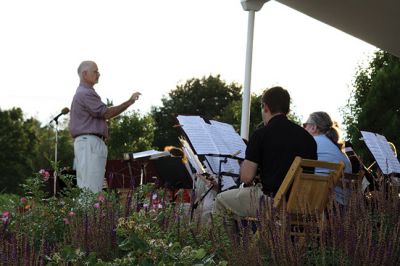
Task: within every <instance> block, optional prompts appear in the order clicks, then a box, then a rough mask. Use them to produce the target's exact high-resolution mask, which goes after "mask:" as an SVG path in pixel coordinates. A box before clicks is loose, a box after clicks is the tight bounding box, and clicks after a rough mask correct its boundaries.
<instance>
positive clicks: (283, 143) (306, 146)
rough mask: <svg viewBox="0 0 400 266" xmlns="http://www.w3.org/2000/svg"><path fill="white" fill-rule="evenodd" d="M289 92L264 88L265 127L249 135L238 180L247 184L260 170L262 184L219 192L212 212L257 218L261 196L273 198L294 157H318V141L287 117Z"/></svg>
mask: <svg viewBox="0 0 400 266" xmlns="http://www.w3.org/2000/svg"><path fill="white" fill-rule="evenodd" d="M289 106H290V95H289V93H288V92H287V91H286V90H285V89H283V88H281V87H273V88H271V89H268V90H266V91H264V93H263V96H262V101H261V108H262V117H263V122H264V125H265V126H264V127H259V128H257V129H256V131H255V132H254V133H253V135H252V136H251V138H250V140H249V143H248V145H247V149H246V157H245V160H244V161H243V163H242V165H241V169H240V179H241V181H242V182H243V183H245V184H250V183H252V182H253V179H254V177H255V175H256V173H257V169H259V170H260V178H261V184H258V185H256V186H250V187H242V188H238V189H233V190H229V191H226V192H223V193H220V194H219V195H218V196H217V198H216V200H215V206H214V213H216V214H220V215H227V214H233V215H234V216H235V217H247V216H251V217H256V215H257V211H258V209H259V199H260V197H261V196H263V195H266V196H268V197H271V198H272V197H274V195H275V193H276V192H277V191H278V189H279V187H280V185H281V183H282V182H283V179H284V178H285V175H286V173H287V171H288V170H289V168H290V165H291V164H292V162H293V160H294V158H295V157H296V156H301V157H302V158H307V159H313V160H316V159H317V144H316V143H315V140H314V138H313V137H312V136H311V135H310V134H309V133H308V132H307V131H306V130H304V129H303V128H302V127H301V126H299V125H297V124H295V123H293V122H291V121H289V120H288V118H287V117H286V115H287V114H288V113H289Z"/></svg>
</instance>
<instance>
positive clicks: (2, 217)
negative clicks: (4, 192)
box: [1, 211, 10, 224]
mask: <svg viewBox="0 0 400 266" xmlns="http://www.w3.org/2000/svg"><path fill="white" fill-rule="evenodd" d="M9 215H10V213H9V212H8V211H5V212H3V214H2V216H1V220H2V221H3V224H7V223H8V219H9Z"/></svg>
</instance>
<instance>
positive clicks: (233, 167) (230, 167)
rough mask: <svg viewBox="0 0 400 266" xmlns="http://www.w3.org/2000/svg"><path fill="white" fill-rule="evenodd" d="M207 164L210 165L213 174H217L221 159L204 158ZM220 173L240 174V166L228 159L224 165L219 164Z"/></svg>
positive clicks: (213, 157) (235, 161) (233, 160)
mask: <svg viewBox="0 0 400 266" xmlns="http://www.w3.org/2000/svg"><path fill="white" fill-rule="evenodd" d="M206 159H207V161H208V163H209V164H210V167H211V169H212V170H213V172H214V173H215V174H218V170H219V162H220V161H221V160H223V159H224V158H223V157H215V156H206ZM221 172H225V173H232V174H237V175H238V174H239V173H240V165H239V163H238V160H235V159H232V158H228V160H227V162H226V163H222V164H221Z"/></svg>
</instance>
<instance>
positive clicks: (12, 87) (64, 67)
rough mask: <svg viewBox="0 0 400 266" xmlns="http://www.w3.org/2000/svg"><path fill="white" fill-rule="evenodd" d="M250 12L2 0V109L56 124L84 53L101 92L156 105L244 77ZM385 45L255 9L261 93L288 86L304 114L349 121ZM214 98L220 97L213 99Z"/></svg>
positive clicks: (271, 8)
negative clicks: (359, 80)
mask: <svg viewBox="0 0 400 266" xmlns="http://www.w3.org/2000/svg"><path fill="white" fill-rule="evenodd" d="M247 22H248V13H247V12H245V11H244V10H243V9H242V6H241V4H240V0H170V1H165V0H153V1H135V0H113V1H106V0H35V1H31V0H13V1H5V0H3V1H0V34H1V42H0V108H1V109H2V110H6V109H9V108H12V107H20V108H21V109H22V110H23V111H24V113H25V115H26V116H27V117H30V116H34V117H36V118H37V119H39V120H40V121H41V122H42V125H46V124H47V123H49V121H50V120H51V118H52V117H54V116H55V115H57V114H58V113H60V111H61V110H62V109H63V108H64V107H70V104H71V100H72V97H73V95H74V93H75V90H76V88H77V86H78V84H79V79H78V75H77V72H76V69H77V67H78V65H79V63H80V62H81V61H83V60H93V61H95V62H97V65H98V67H99V71H100V73H101V76H100V80H99V83H98V84H97V85H96V86H95V89H96V91H97V92H98V94H99V95H100V96H101V97H102V99H103V101H104V102H105V101H106V99H107V98H108V99H110V100H112V101H113V102H114V104H119V103H121V102H123V101H125V100H127V99H128V98H129V96H130V95H131V94H132V93H133V92H135V91H139V92H141V93H142V96H141V97H140V99H139V100H138V101H137V102H136V103H135V104H134V105H133V106H132V107H131V108H130V110H136V111H139V112H140V113H142V114H146V113H147V112H149V111H150V108H151V106H160V105H161V98H162V97H163V96H167V94H168V92H170V91H171V90H173V89H175V88H176V86H177V85H178V84H183V83H185V81H186V80H189V79H191V78H202V77H203V76H208V75H217V74H220V76H221V79H223V80H225V81H226V82H227V83H231V82H236V83H238V84H241V85H242V84H243V82H244V73H245V56H246V42H247ZM375 50H376V48H375V47H374V46H372V45H369V44H367V43H365V42H363V41H361V40H359V39H357V38H355V37H352V36H350V35H348V34H346V33H343V32H341V31H339V30H336V29H334V28H332V27H330V26H328V25H326V24H323V23H321V22H319V21H317V20H315V19H313V18H310V17H308V16H306V15H303V14H301V13H299V12H297V11H295V10H293V9H291V8H289V7H287V6H285V5H282V4H280V3H277V2H275V1H270V2H267V3H266V4H265V5H264V6H263V8H262V9H261V10H260V11H258V12H257V13H256V15H255V30H254V46H253V65H252V78H251V92H252V93H256V94H261V92H262V91H263V90H264V89H265V88H268V87H271V86H275V85H280V86H283V87H284V88H286V89H287V90H288V91H289V93H290V94H291V97H292V101H293V106H292V109H293V110H294V111H295V112H296V114H298V115H300V116H301V117H302V118H303V119H304V120H305V119H307V116H308V115H309V114H310V113H311V112H314V111H326V112H328V113H329V114H330V115H331V116H332V118H333V119H334V120H336V121H338V122H339V123H341V122H342V118H341V114H340V111H339V110H340V108H342V107H343V106H344V105H345V104H346V101H347V99H348V98H349V94H350V91H351V85H352V81H353V79H354V76H355V73H356V70H357V68H358V66H360V65H361V66H362V65H365V64H366V62H368V60H369V59H370V57H371V55H372V53H373V52H374V51H375ZM210 104H212V103H210Z"/></svg>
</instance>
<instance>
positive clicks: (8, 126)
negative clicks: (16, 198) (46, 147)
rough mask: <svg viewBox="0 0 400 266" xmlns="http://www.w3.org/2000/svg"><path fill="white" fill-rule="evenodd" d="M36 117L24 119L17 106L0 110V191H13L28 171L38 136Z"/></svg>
mask: <svg viewBox="0 0 400 266" xmlns="http://www.w3.org/2000/svg"><path fill="white" fill-rule="evenodd" d="M35 124H36V121H35V120H34V119H29V120H28V121H24V117H23V113H22V110H21V109H20V108H12V109H10V110H5V111H2V110H0V147H1V153H0V169H1V171H0V192H16V191H17V189H18V185H19V184H20V183H22V182H23V180H24V179H25V178H26V177H27V176H29V175H30V174H32V171H33V169H34V166H33V158H34V156H35V155H36V153H37V149H38V145H37V143H38V137H37V135H36V132H35V130H33V128H34V126H35Z"/></svg>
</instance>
